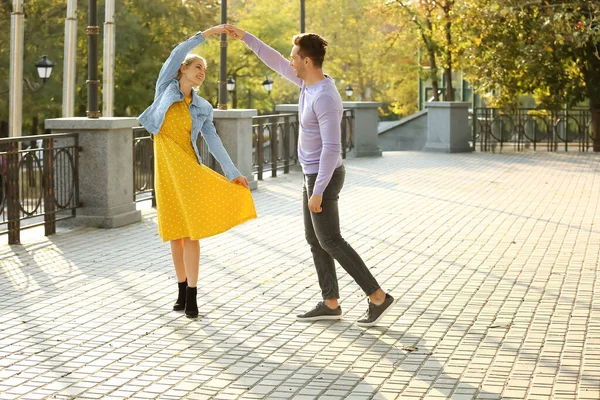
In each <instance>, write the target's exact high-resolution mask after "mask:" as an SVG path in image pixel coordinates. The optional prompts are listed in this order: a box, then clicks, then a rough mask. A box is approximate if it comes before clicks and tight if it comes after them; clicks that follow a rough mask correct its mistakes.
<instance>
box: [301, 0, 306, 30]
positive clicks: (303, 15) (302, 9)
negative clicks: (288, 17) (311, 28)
mask: <svg viewBox="0 0 600 400" xmlns="http://www.w3.org/2000/svg"><path fill="white" fill-rule="evenodd" d="M305 19H306V12H305V9H304V0H300V33H304V31H305V28H306V26H305V24H304V20H305Z"/></svg>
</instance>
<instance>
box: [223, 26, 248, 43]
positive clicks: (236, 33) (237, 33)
mask: <svg viewBox="0 0 600 400" xmlns="http://www.w3.org/2000/svg"><path fill="white" fill-rule="evenodd" d="M224 26H225V30H226V31H227V37H228V38H229V39H242V38H243V37H244V36H245V35H246V31H245V30H243V29H240V28H238V27H237V26H235V25H229V24H225V25H224Z"/></svg>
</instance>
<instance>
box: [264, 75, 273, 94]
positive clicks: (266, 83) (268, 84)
mask: <svg viewBox="0 0 600 400" xmlns="http://www.w3.org/2000/svg"><path fill="white" fill-rule="evenodd" d="M262 85H263V87H264V88H265V90H266V91H267V94H268V95H271V90H273V81H272V80H271V79H269V77H268V76H267V78H266V79H265V80H264V81H263V83H262Z"/></svg>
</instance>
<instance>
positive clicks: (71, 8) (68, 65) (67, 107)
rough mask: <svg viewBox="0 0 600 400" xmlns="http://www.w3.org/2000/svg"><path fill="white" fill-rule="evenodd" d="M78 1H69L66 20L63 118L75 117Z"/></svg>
mask: <svg viewBox="0 0 600 400" xmlns="http://www.w3.org/2000/svg"><path fill="white" fill-rule="evenodd" d="M76 52H77V0H68V4H67V19H66V20H65V57H64V71H63V105H62V116H63V118H69V117H74V116H75V69H76V67H77V54H76Z"/></svg>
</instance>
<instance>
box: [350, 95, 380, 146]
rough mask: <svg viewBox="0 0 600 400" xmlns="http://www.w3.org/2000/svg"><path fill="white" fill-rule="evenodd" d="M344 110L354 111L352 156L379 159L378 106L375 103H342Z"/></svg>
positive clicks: (378, 104)
mask: <svg viewBox="0 0 600 400" xmlns="http://www.w3.org/2000/svg"><path fill="white" fill-rule="evenodd" d="M343 104H344V109H345V110H354V151H353V153H354V156H355V157H381V149H380V148H379V133H378V131H377V126H378V125H379V106H380V105H381V103H378V102H376V101H344V102H343Z"/></svg>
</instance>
